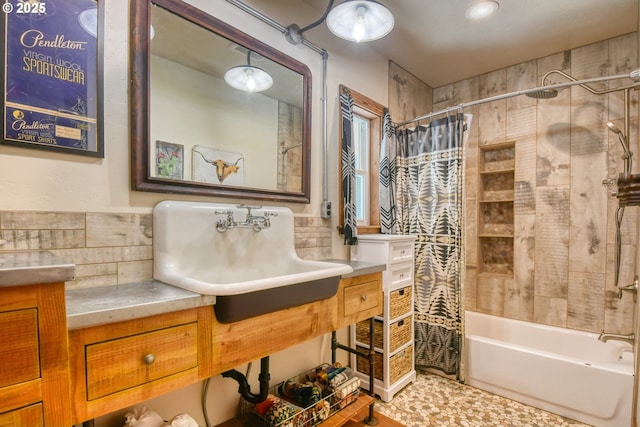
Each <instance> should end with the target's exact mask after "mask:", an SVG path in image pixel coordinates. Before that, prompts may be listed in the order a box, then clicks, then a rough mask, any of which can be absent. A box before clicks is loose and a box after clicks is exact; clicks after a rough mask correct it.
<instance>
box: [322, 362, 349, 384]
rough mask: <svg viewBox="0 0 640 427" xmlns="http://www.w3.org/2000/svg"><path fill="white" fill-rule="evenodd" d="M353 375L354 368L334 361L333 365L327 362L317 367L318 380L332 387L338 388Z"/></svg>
mask: <svg viewBox="0 0 640 427" xmlns="http://www.w3.org/2000/svg"><path fill="white" fill-rule="evenodd" d="M353 376H354V374H353V370H352V369H351V368H349V367H348V366H347V367H344V366H342V365H341V364H340V363H334V364H333V365H329V364H327V363H325V364H322V365H320V366H318V367H317V368H316V379H317V381H318V382H320V383H321V384H324V385H326V386H327V387H331V388H332V389H336V388H337V387H339V386H340V385H341V384H344V383H345V382H347V381H349V380H350V379H351V378H353Z"/></svg>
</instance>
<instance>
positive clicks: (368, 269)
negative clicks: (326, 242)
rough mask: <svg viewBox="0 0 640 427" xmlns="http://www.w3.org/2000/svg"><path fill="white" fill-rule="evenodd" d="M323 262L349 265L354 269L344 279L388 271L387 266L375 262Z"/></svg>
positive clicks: (345, 260) (342, 260) (333, 260)
mask: <svg viewBox="0 0 640 427" xmlns="http://www.w3.org/2000/svg"><path fill="white" fill-rule="evenodd" d="M323 261H328V262H339V263H342V264H349V265H350V266H351V268H353V273H349V274H343V275H342V278H343V279H348V278H349V277H357V276H364V275H365V274H371V273H378V272H380V271H384V270H386V269H387V266H386V265H385V264H380V263H375V262H366V261H350V260H348V259H325V260H323Z"/></svg>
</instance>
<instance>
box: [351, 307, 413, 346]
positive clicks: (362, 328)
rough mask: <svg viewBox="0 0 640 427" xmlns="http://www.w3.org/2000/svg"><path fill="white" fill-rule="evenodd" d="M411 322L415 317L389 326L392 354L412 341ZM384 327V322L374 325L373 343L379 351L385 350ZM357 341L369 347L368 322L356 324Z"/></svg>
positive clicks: (376, 321) (376, 322)
mask: <svg viewBox="0 0 640 427" xmlns="http://www.w3.org/2000/svg"><path fill="white" fill-rule="evenodd" d="M411 322H413V316H409V317H405V318H404V319H400V320H398V321H397V322H393V323H391V324H390V325H389V351H390V352H391V353H393V352H394V351H396V350H397V349H399V348H400V347H402V346H403V345H404V344H406V343H408V342H409V341H410V340H411ZM382 327H383V322H382V320H375V323H374V325H373V333H374V337H373V342H374V347H375V348H379V349H382V348H384V344H383V337H384V335H383V330H382ZM356 340H357V341H358V342H360V343H362V344H367V345H369V321H368V320H364V321H362V322H358V323H357V324H356Z"/></svg>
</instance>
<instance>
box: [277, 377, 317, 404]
mask: <svg viewBox="0 0 640 427" xmlns="http://www.w3.org/2000/svg"><path fill="white" fill-rule="evenodd" d="M278 393H279V394H280V396H283V397H286V398H287V399H290V400H292V401H293V402H295V403H297V404H299V405H301V406H303V407H305V408H306V407H307V406H311V405H313V404H314V403H316V402H318V401H319V400H321V399H322V388H321V387H320V386H319V385H317V384H315V383H312V382H310V381H308V382H306V383H298V382H295V381H294V380H293V379H289V380H287V381H285V382H283V383H282V384H280V385H279V386H278Z"/></svg>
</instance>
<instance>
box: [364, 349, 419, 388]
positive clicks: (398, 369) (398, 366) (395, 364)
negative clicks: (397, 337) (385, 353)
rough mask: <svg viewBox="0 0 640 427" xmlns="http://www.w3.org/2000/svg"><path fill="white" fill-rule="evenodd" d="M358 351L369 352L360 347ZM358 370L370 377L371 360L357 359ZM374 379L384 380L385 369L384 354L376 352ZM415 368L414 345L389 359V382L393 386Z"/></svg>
mask: <svg viewBox="0 0 640 427" xmlns="http://www.w3.org/2000/svg"><path fill="white" fill-rule="evenodd" d="M357 349H358V350H359V351H362V352H368V351H369V350H368V349H367V348H365V347H360V346H358V347H357ZM356 361H357V362H356V366H357V367H356V369H357V370H358V372H360V373H362V374H365V375H369V359H368V358H366V357H363V356H358V357H357V358H356ZM373 366H374V367H373V377H374V378H376V379H379V380H380V381H383V380H384V367H383V363H382V354H381V353H378V352H377V351H376V354H375V355H374V357H373ZM412 367H413V345H410V346H409V347H407V348H405V349H404V350H402V351H400V352H398V353H396V354H394V355H393V356H391V357H390V358H389V382H390V383H391V384H393V383H394V382H396V381H398V380H399V379H400V378H402V376H404V375H405V374H407V373H408V372H410V371H411V370H412Z"/></svg>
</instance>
